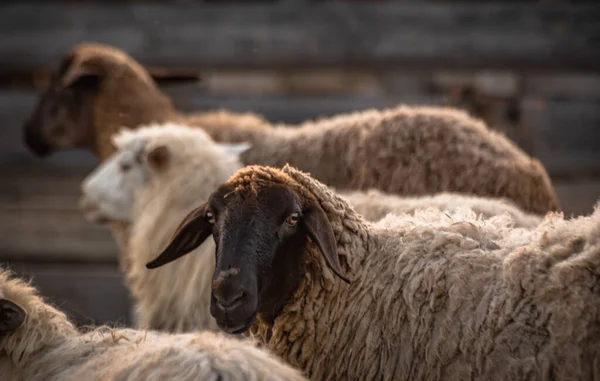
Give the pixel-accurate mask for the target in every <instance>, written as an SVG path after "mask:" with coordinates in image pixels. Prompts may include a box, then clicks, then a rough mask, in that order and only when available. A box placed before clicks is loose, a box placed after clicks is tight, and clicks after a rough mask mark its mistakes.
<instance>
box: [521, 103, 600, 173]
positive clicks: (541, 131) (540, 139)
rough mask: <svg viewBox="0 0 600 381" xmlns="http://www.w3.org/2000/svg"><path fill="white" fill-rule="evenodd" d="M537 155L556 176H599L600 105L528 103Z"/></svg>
mask: <svg viewBox="0 0 600 381" xmlns="http://www.w3.org/2000/svg"><path fill="white" fill-rule="evenodd" d="M522 109H523V124H524V126H525V127H526V128H529V129H530V131H532V133H533V137H532V142H533V144H534V154H535V156H536V157H538V158H539V159H540V160H541V161H542V162H543V163H544V165H545V166H546V168H547V169H548V171H549V172H550V173H551V174H553V175H555V176H571V175H574V174H576V173H600V150H599V149H598V147H600V102H592V101H544V100H542V99H531V98H529V99H525V100H524V101H523V104H522Z"/></svg>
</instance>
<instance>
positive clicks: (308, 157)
mask: <svg viewBox="0 0 600 381" xmlns="http://www.w3.org/2000/svg"><path fill="white" fill-rule="evenodd" d="M65 86H66V87H65ZM74 94H77V97H76V98H75V99H70V98H69V97H72V96H74ZM63 98H64V99H63ZM53 109H55V110H58V112H56V113H55V114H54V115H53V114H52V113H50V112H49V111H48V110H50V111H52V110H53ZM167 120H169V121H175V122H179V123H182V124H188V125H191V126H200V127H202V128H204V129H205V130H206V131H207V132H208V133H209V135H211V137H212V138H213V139H214V140H215V141H217V142H241V141H247V142H250V143H251V144H252V147H251V148H250V149H249V150H248V151H246V152H245V153H244V154H243V155H242V157H241V159H242V161H243V163H244V164H260V165H270V166H277V167H281V166H283V165H285V164H287V163H289V164H291V165H294V166H296V167H298V168H299V169H301V170H304V171H307V172H310V173H311V174H312V175H313V176H315V177H316V178H317V179H319V180H321V181H323V182H325V183H326V184H328V185H330V186H333V187H336V188H339V189H354V190H367V189H369V188H373V189H379V190H381V191H384V192H387V193H393V194H400V195H404V196H411V195H413V196H414V195H426V194H433V193H437V192H443V191H445V192H457V193H465V194H474V195H478V196H484V197H504V198H508V199H511V200H513V201H514V202H515V203H516V204H517V205H518V206H519V207H521V208H522V209H523V210H524V211H528V212H533V213H540V214H544V213H546V212H548V211H554V210H557V209H558V208H559V206H558V201H557V199H556V195H555V194H554V190H553V189H552V185H551V183H550V179H549V177H548V175H547V173H546V171H545V169H544V167H543V166H542V165H541V164H540V162H539V161H537V160H535V159H532V158H531V157H529V156H527V155H526V154H525V153H524V152H523V151H522V150H520V149H519V148H517V147H516V146H515V145H514V144H513V143H512V142H510V141H509V140H508V139H507V138H505V137H504V136H502V135H500V134H499V133H497V132H494V131H491V130H489V129H488V128H487V127H486V126H485V124H484V123H483V122H481V121H479V120H476V119H473V118H472V117H470V116H469V115H467V114H466V113H465V112H462V111H458V110H453V109H449V108H434V107H408V106H399V107H396V108H393V109H388V110H365V111H362V112H356V113H351V114H346V115H340V116H336V117H332V118H326V119H322V120H317V121H310V122H307V123H304V124H301V125H300V126H297V128H289V126H277V127H276V128H270V127H271V126H270V125H269V124H268V123H267V122H265V121H264V120H263V119H261V118H259V117H257V116H254V115H250V114H231V113H227V112H225V111H217V112H207V113H197V114H190V115H187V116H184V115H183V114H181V113H179V112H178V111H176V110H175V108H174V107H173V105H172V103H171V102H170V100H169V99H168V98H167V97H166V96H165V95H163V94H162V93H161V92H160V90H159V89H158V88H157V87H156V85H155V84H154V83H153V81H152V79H151V78H150V76H149V75H148V74H147V73H146V72H145V71H144V70H143V69H142V67H141V66H140V65H139V64H138V63H137V62H135V61H134V60H133V59H132V58H130V57H129V56H127V55H126V54H125V53H123V52H121V51H119V50H116V49H114V48H110V47H105V46H101V45H97V44H93V45H82V46H79V47H77V48H76V49H75V50H74V51H73V52H72V53H71V54H70V55H69V56H67V59H66V60H65V62H64V63H63V65H62V67H61V70H59V72H58V73H57V75H56V78H55V79H54V81H53V84H52V85H51V86H50V88H49V90H48V91H47V92H46V93H45V94H44V96H43V97H42V100H41V101H40V103H39V104H38V106H37V109H36V111H35V112H34V114H33V117H32V119H31V121H30V122H28V123H27V124H26V126H25V136H26V142H27V144H28V146H30V147H31V148H32V150H33V151H34V152H37V153H38V154H47V153H49V152H50V151H52V150H54V149H65V148H68V147H87V148H89V149H91V150H92V151H93V152H95V153H96V154H97V155H98V156H99V157H100V158H101V159H102V160H103V159H105V158H106V157H107V155H108V154H110V153H112V152H114V147H113V146H112V145H111V144H110V136H112V135H113V134H114V133H116V132H117V131H118V130H119V129H120V128H121V127H128V128H138V127H139V126H141V125H143V124H148V123H151V122H155V123H162V122H165V121H167Z"/></svg>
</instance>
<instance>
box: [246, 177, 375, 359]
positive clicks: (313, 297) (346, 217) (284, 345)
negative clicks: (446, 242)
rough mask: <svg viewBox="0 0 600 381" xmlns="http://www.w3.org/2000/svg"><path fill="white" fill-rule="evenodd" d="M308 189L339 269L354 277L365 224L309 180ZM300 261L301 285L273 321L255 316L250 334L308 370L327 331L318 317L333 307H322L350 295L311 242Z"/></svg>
mask: <svg viewBox="0 0 600 381" xmlns="http://www.w3.org/2000/svg"><path fill="white" fill-rule="evenodd" d="M296 180H298V179H296ZM303 185H308V184H303ZM308 191H309V192H311V193H312V194H313V196H316V198H317V200H318V201H319V203H320V205H321V207H322V208H323V210H324V211H325V213H326V214H327V217H328V219H329V221H330V223H331V225H332V228H333V231H334V234H335V237H336V241H337V250H338V255H339V258H340V262H341V264H342V268H343V269H344V271H345V272H346V274H348V275H349V276H350V278H353V275H354V271H353V269H357V268H360V266H361V262H362V261H363V257H364V254H365V253H367V252H368V247H369V246H370V242H371V238H370V233H369V231H370V230H369V227H368V225H367V224H366V222H365V221H364V220H363V219H362V217H361V216H360V215H358V214H357V213H356V212H355V211H354V210H353V209H352V208H351V207H350V206H349V205H348V204H347V203H346V202H345V201H343V200H342V199H340V198H339V197H337V196H335V195H333V194H332V193H331V191H330V190H329V189H328V188H326V187H325V186H323V185H322V184H316V183H313V184H311V186H310V187H309V189H308ZM304 263H305V267H304V274H303V276H302V279H301V280H300V284H299V286H298V288H297V290H296V291H295V293H294V294H293V296H291V298H290V299H289V301H288V302H287V303H286V304H285V306H284V307H283V309H282V311H281V313H280V314H279V315H278V316H276V317H275V319H274V320H273V321H270V320H269V319H267V318H266V317H265V316H261V315H259V317H258V318H257V321H256V323H255V324H254V326H253V327H252V328H251V331H250V333H251V335H252V336H254V338H255V339H257V340H258V341H259V342H261V343H262V344H264V345H266V346H267V347H269V348H270V349H271V350H272V351H274V352H275V353H276V354H278V355H279V356H281V357H282V358H284V359H286V361H288V362H289V363H290V364H291V365H293V366H295V367H298V368H300V369H305V370H310V369H311V368H312V367H313V364H312V362H313V357H314V356H313V354H314V353H315V350H318V349H317V348H319V347H320V346H319V341H321V340H322V336H323V335H324V334H326V332H324V331H323V330H328V329H329V327H324V326H323V321H330V319H332V318H333V317H331V316H328V313H329V312H330V311H331V310H335V308H331V309H330V308H329V307H324V306H330V305H331V306H333V305H339V303H340V302H343V301H344V300H350V299H349V298H348V295H349V292H351V288H352V285H348V284H346V283H344V282H343V281H342V280H340V279H339V278H337V277H336V275H334V274H333V272H332V271H331V270H330V269H329V268H328V267H327V263H326V261H325V259H324V257H323V255H322V253H321V252H320V250H319V249H318V247H317V246H316V245H315V244H314V243H313V242H309V243H308V244H307V246H306V249H305V252H304ZM340 309H341V308H340ZM325 355H326V354H325V353H324V354H323V356H325Z"/></svg>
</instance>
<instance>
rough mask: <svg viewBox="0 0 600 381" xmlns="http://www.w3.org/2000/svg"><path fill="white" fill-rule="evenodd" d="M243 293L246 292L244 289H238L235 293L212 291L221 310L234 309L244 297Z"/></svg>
mask: <svg viewBox="0 0 600 381" xmlns="http://www.w3.org/2000/svg"><path fill="white" fill-rule="evenodd" d="M245 295H246V293H245V292H244V291H240V292H238V293H237V294H232V293H229V294H226V293H222V292H216V293H214V296H215V299H216V301H217V304H218V305H219V308H221V309H222V310H232V309H235V307H237V306H238V305H240V304H241V303H242V300H243V299H244V296H245Z"/></svg>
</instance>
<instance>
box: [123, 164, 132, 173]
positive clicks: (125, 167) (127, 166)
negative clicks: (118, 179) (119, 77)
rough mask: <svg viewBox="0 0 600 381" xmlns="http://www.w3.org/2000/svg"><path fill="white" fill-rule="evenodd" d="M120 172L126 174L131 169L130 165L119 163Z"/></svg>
mask: <svg viewBox="0 0 600 381" xmlns="http://www.w3.org/2000/svg"><path fill="white" fill-rule="evenodd" d="M120 165H121V171H122V172H127V171H129V170H130V169H131V164H129V163H121V164H120Z"/></svg>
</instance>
